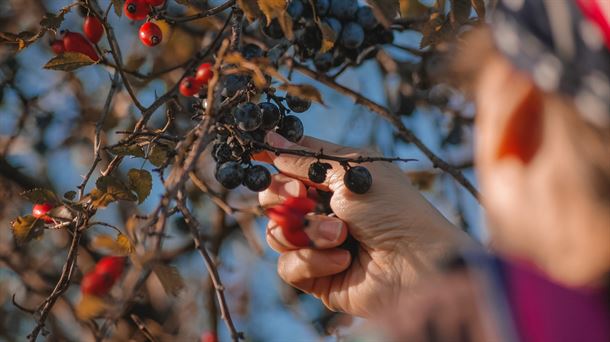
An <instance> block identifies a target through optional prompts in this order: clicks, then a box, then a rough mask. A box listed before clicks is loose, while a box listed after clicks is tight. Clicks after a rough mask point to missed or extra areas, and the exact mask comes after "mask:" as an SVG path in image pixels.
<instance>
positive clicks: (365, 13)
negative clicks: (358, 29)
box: [356, 6, 379, 30]
mask: <svg viewBox="0 0 610 342" xmlns="http://www.w3.org/2000/svg"><path fill="white" fill-rule="evenodd" d="M356 21H357V22H358V24H360V25H362V28H364V29H365V30H370V29H373V28H374V27H375V26H377V25H378V24H379V22H378V21H377V18H375V15H374V14H373V10H372V9H371V8H370V7H368V6H362V7H360V8H358V12H356Z"/></svg>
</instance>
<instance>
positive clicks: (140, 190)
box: [127, 169, 152, 204]
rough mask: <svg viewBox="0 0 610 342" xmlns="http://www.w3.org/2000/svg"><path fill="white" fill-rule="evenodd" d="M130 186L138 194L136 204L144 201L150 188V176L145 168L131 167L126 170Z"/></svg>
mask: <svg viewBox="0 0 610 342" xmlns="http://www.w3.org/2000/svg"><path fill="white" fill-rule="evenodd" d="M127 177H129V186H130V188H131V189H132V190H133V191H135V193H136V194H138V204H140V203H142V202H144V200H145V199H146V197H148V195H150V190H151V189H152V176H151V175H150V172H148V171H146V170H139V169H131V170H129V172H127Z"/></svg>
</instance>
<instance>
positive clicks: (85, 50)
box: [63, 32, 100, 61]
mask: <svg viewBox="0 0 610 342" xmlns="http://www.w3.org/2000/svg"><path fill="white" fill-rule="evenodd" d="M63 42H64V48H65V49H66V51H68V52H80V53H82V54H85V55H87V56H89V58H91V59H92V60H94V61H97V60H99V59H100V57H99V56H98V55H97V52H96V51H95V49H94V48H93V46H91V43H89V41H88V40H87V38H85V36H83V35H82V34H80V33H77V32H66V33H65V34H64V39H63Z"/></svg>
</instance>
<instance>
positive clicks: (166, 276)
mask: <svg viewBox="0 0 610 342" xmlns="http://www.w3.org/2000/svg"><path fill="white" fill-rule="evenodd" d="M152 270H153V272H154V273H155V274H156V275H157V278H159V281H160V282H161V285H162V286H163V289H164V290H165V293H166V294H167V295H170V296H177V295H178V293H180V290H182V289H183V288H184V279H182V276H181V275H180V272H179V271H178V269H177V268H176V267H174V266H169V265H165V264H155V265H154V266H153V267H152Z"/></svg>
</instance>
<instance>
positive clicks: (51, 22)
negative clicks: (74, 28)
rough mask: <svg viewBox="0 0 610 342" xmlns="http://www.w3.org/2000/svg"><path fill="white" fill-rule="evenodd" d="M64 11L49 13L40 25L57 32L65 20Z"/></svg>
mask: <svg viewBox="0 0 610 342" xmlns="http://www.w3.org/2000/svg"><path fill="white" fill-rule="evenodd" d="M64 14H65V13H64V12H63V11H62V12H60V13H59V14H53V13H47V14H45V16H44V17H43V18H42V20H41V21H40V26H42V27H43V28H46V29H48V30H51V31H53V32H57V30H59V27H60V26H61V23H62V22H63V21H64Z"/></svg>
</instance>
